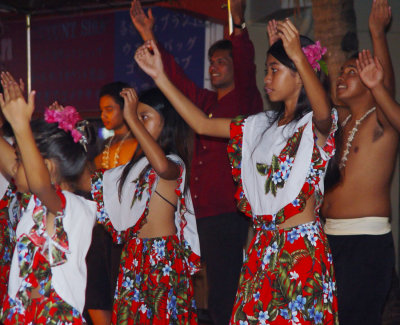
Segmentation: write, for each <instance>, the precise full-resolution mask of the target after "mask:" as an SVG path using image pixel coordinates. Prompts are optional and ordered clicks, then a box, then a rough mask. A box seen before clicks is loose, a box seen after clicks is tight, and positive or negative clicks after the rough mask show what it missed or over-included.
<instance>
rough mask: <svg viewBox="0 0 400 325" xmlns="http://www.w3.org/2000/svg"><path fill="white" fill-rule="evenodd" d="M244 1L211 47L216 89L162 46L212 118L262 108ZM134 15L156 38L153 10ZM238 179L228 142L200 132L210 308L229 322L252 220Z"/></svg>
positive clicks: (193, 184) (198, 186) (218, 320)
mask: <svg viewBox="0 0 400 325" xmlns="http://www.w3.org/2000/svg"><path fill="white" fill-rule="evenodd" d="M244 3H245V0H231V13H232V19H233V23H234V27H235V29H234V32H233V34H232V35H231V36H230V39H229V40H222V41H218V42H216V43H215V44H214V45H212V46H211V47H210V49H209V53H208V55H209V60H210V68H209V73H210V78H211V84H212V86H213V88H214V89H215V91H210V90H207V89H203V88H199V87H197V86H196V85H195V83H194V82H193V81H191V80H190V79H188V77H187V76H186V75H185V74H184V72H183V70H182V69H181V68H180V67H179V66H178V65H177V64H176V62H175V60H174V58H173V56H172V55H171V54H170V53H168V52H166V51H165V50H164V49H163V48H162V46H159V48H160V51H161V53H162V58H163V63H164V69H165V70H166V73H167V75H168V77H169V78H170V79H171V81H172V82H173V83H174V84H175V85H176V86H177V87H178V88H179V89H180V90H181V91H182V92H183V93H184V94H185V95H186V96H187V97H189V98H190V100H192V101H193V103H194V104H195V105H197V106H198V107H200V108H201V109H202V110H203V111H204V112H205V113H206V114H208V115H209V117H210V118H213V117H235V116H237V115H250V114H255V113H258V112H261V111H262V108H263V104H262V98H261V95H260V92H259V91H258V89H257V86H256V78H255V74H256V67H255V64H254V47H253V44H252V43H251V41H250V39H249V34H248V32H247V29H246V26H245V23H244ZM131 18H132V22H133V24H134V25H135V27H136V29H137V30H138V32H139V33H140V35H141V36H142V38H143V40H144V41H147V40H150V39H153V40H154V39H155V37H154V34H153V25H154V19H153V16H152V14H151V10H149V11H148V15H146V14H145V13H144V12H143V10H142V8H141V6H140V2H139V0H134V1H133V2H132V8H131ZM235 190H236V189H235V184H234V182H233V179H232V174H231V167H230V165H229V161H228V156H227V141H226V140H224V139H219V138H218V139H217V138H211V137H206V136H198V135H196V137H195V141H194V148H193V159H192V167H191V177H190V191H191V194H192V198H193V204H194V209H195V214H196V218H197V228H198V232H199V238H200V249H201V255H202V259H203V261H205V262H206V265H207V278H208V283H209V298H208V308H209V311H210V314H211V317H212V319H213V321H214V323H215V324H223V325H225V324H228V323H229V320H230V316H231V313H232V308H233V302H234V298H235V295H236V290H237V285H238V281H239V274H240V268H241V266H242V262H243V246H244V244H245V241H246V238H247V230H248V221H247V220H245V217H244V216H243V215H241V214H240V213H238V212H237V208H236V204H235V201H234V194H235Z"/></svg>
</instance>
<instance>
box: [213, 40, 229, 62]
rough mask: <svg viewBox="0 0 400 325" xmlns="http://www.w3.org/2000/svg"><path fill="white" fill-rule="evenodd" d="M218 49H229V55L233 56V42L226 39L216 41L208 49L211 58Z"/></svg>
mask: <svg viewBox="0 0 400 325" xmlns="http://www.w3.org/2000/svg"><path fill="white" fill-rule="evenodd" d="M218 50H228V51H229V55H230V56H231V57H232V42H231V41H229V40H226V39H223V40H220V41H217V42H215V43H214V44H213V45H211V46H210V48H209V49H208V58H209V59H210V58H211V57H212V56H213V54H214V53H215V51H218Z"/></svg>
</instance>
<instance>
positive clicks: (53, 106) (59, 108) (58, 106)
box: [49, 101, 64, 111]
mask: <svg viewBox="0 0 400 325" xmlns="http://www.w3.org/2000/svg"><path fill="white" fill-rule="evenodd" d="M49 109H50V110H52V111H62V110H64V106H63V105H61V104H59V103H58V101H54V103H52V104H51V105H50V106H49Z"/></svg>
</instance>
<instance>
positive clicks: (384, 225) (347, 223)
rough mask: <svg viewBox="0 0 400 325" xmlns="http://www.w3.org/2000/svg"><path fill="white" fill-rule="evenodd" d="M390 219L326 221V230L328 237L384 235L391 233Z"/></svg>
mask: <svg viewBox="0 0 400 325" xmlns="http://www.w3.org/2000/svg"><path fill="white" fill-rule="evenodd" d="M391 229H392V228H391V225H390V222H389V218H384V217H363V218H353V219H330V218H328V219H326V222H325V226H324V230H325V233H326V234H328V235H384V234H387V233H389V232H390V231H391Z"/></svg>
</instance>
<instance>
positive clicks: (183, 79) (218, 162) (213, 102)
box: [160, 29, 263, 218]
mask: <svg viewBox="0 0 400 325" xmlns="http://www.w3.org/2000/svg"><path fill="white" fill-rule="evenodd" d="M230 40H231V41H232V45H233V50H232V56H233V68H234V79H235V89H234V90H232V91H231V92H229V93H228V94H226V95H225V96H224V97H222V98H221V99H220V100H218V99H217V93H216V92H215V91H210V90H207V89H203V88H199V87H197V86H196V85H195V83H194V82H192V81H191V80H190V79H189V78H188V77H187V76H186V75H185V74H184V72H183V70H182V69H181V68H180V67H179V66H178V64H177V63H176V62H175V60H174V58H173V56H172V55H171V54H169V53H168V52H166V51H165V50H164V49H162V48H161V49H160V50H161V54H162V58H163V63H164V69H165V71H166V73H167V75H168V76H169V78H170V79H171V81H172V82H173V83H174V84H175V85H176V86H177V88H179V89H180V90H181V91H182V92H183V93H184V94H185V95H186V96H187V97H188V98H190V100H191V101H192V102H193V103H195V104H196V106H198V107H199V108H200V109H202V110H203V111H204V112H205V113H206V114H207V115H209V116H212V117H232V118H233V117H235V116H237V115H251V114H256V113H258V112H260V111H262V109H263V103H262V99H261V95H260V92H259V91H258V89H257V86H256V76H255V75H256V66H255V64H254V47H253V44H252V43H251V41H250V39H249V34H248V32H247V30H246V29H245V30H244V31H243V33H242V34H241V35H238V36H235V35H232V36H231V37H230ZM211 114H212V115H211ZM227 142H228V139H220V138H212V137H207V136H199V135H196V136H195V141H194V150H193V159H192V168H191V177H190V191H191V194H192V199H193V204H194V209H195V214H196V217H197V218H202V217H209V216H216V215H219V214H223V213H228V212H234V211H237V209H236V203H235V200H234V194H235V184H234V182H233V179H232V173H231V167H230V164H229V161H228V155H227V150H226V147H227Z"/></svg>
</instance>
